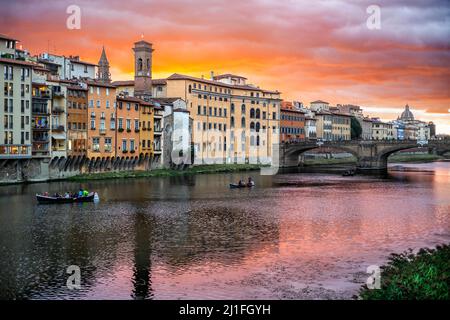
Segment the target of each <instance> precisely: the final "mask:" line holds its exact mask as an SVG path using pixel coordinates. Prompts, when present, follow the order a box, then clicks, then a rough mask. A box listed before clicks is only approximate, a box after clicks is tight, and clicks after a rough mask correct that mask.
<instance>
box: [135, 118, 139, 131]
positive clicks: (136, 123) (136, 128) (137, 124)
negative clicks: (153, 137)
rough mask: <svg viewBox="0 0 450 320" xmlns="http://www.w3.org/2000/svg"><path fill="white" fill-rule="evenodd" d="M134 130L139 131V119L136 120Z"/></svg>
mask: <svg viewBox="0 0 450 320" xmlns="http://www.w3.org/2000/svg"><path fill="white" fill-rule="evenodd" d="M134 129H135V130H139V120H138V119H134Z"/></svg>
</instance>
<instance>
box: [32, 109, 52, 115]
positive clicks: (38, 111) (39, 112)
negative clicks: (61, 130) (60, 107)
mask: <svg viewBox="0 0 450 320" xmlns="http://www.w3.org/2000/svg"><path fill="white" fill-rule="evenodd" d="M31 112H32V114H42V115H49V114H50V113H49V112H48V109H47V108H32V109H31Z"/></svg>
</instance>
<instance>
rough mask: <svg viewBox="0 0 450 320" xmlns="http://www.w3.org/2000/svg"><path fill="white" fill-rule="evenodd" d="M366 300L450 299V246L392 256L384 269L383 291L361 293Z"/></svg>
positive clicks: (373, 290)
mask: <svg viewBox="0 0 450 320" xmlns="http://www.w3.org/2000/svg"><path fill="white" fill-rule="evenodd" d="M359 294H360V297H361V298H362V299H364V300H448V299H450V244H447V245H442V246H437V247H436V249H428V248H425V249H420V250H419V252H418V253H417V254H414V253H413V252H412V249H409V250H408V251H405V252H403V253H401V254H392V255H391V256H390V257H389V260H388V263H387V265H386V266H383V267H381V288H380V289H369V288H367V285H364V286H363V287H362V288H361V290H360V293H359Z"/></svg>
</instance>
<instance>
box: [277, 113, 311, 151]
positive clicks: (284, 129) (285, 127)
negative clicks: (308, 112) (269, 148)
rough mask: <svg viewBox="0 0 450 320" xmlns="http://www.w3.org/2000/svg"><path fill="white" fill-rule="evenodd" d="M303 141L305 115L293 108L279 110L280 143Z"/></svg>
mask: <svg viewBox="0 0 450 320" xmlns="http://www.w3.org/2000/svg"><path fill="white" fill-rule="evenodd" d="M303 140H305V114H304V113H303V112H301V111H299V110H294V109H293V108H288V107H286V106H285V107H284V108H282V109H281V119H280V142H281V143H289V142H299V141H303Z"/></svg>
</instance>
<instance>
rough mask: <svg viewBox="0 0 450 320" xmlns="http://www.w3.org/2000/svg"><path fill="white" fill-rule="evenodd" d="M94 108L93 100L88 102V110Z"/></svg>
mask: <svg viewBox="0 0 450 320" xmlns="http://www.w3.org/2000/svg"><path fill="white" fill-rule="evenodd" d="M93 107H94V100H89V108H93Z"/></svg>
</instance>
